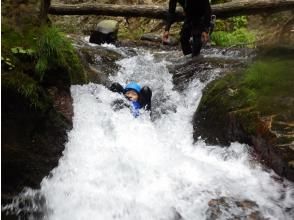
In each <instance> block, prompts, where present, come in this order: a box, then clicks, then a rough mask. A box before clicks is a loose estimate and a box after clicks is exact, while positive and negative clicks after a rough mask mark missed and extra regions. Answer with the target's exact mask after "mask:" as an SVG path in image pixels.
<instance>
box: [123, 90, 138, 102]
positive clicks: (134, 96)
mask: <svg viewBox="0 0 294 220" xmlns="http://www.w3.org/2000/svg"><path fill="white" fill-rule="evenodd" d="M125 96H126V97H127V98H128V99H129V100H131V101H133V102H135V101H138V99H139V96H138V94H137V93H136V92H135V91H133V90H129V91H127V92H126V93H125Z"/></svg>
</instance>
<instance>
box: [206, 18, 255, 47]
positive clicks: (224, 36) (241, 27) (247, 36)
mask: <svg viewBox="0 0 294 220" xmlns="http://www.w3.org/2000/svg"><path fill="white" fill-rule="evenodd" d="M247 25H248V20H247V17H246V16H236V17H232V18H229V19H226V20H216V23H215V28H214V32H213V33H212V35H211V40H212V43H213V44H215V45H218V46H223V47H228V46H233V45H237V44H238V45H239V44H241V45H245V46H249V47H253V46H254V42H255V39H256V37H255V34H254V33H253V32H251V31H249V30H248V28H247Z"/></svg>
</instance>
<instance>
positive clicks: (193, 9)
mask: <svg viewBox="0 0 294 220" xmlns="http://www.w3.org/2000/svg"><path fill="white" fill-rule="evenodd" d="M177 2H178V3H180V5H181V6H182V7H183V9H184V14H185V21H184V24H183V26H182V30H181V34H180V35H181V36H180V40H181V47H182V51H183V53H184V55H188V54H192V56H198V55H199V54H200V50H201V47H202V45H203V44H205V43H206V42H207V41H208V33H209V28H210V20H211V7H210V3H209V0H169V9H168V16H167V20H166V26H165V31H164V33H163V37H162V41H163V43H165V42H168V38H169V30H170V27H171V25H172V23H173V22H174V21H175V17H176V13H175V12H176V6H177ZM191 36H192V37H193V42H192V47H191V45H190V38H191Z"/></svg>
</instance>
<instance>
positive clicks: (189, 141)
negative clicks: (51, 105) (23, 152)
mask: <svg viewBox="0 0 294 220" xmlns="http://www.w3.org/2000/svg"><path fill="white" fill-rule="evenodd" d="M138 53H139V55H135V56H130V57H126V58H124V59H122V60H120V61H119V62H118V64H119V65H120V66H121V68H120V70H119V71H118V73H117V74H115V75H113V76H111V77H110V80H111V81H113V82H119V83H121V84H123V85H125V84H126V83H127V82H129V81H137V82H139V83H140V84H141V85H147V86H149V87H151V88H152V91H153V97H152V104H153V106H152V108H153V109H154V111H155V114H158V115H157V116H156V117H155V119H154V120H151V119H150V116H149V115H148V114H147V113H144V112H143V113H142V114H141V116H140V117H138V118H134V117H133V116H132V115H131V114H130V111H129V109H127V108H125V109H121V110H119V111H114V110H113V108H112V107H111V103H112V102H113V101H114V100H116V99H118V98H121V96H120V95H119V94H116V93H113V92H111V91H109V90H108V89H107V88H105V87H104V86H102V85H98V84H88V85H83V86H72V88H71V92H72V97H73V102H74V118H73V129H72V130H71V131H70V132H69V134H68V136H69V141H68V143H67V144H66V146H65V150H64V153H63V157H62V158H61V159H60V161H59V165H58V167H56V168H55V169H54V170H53V171H52V174H51V175H50V177H48V178H45V179H43V181H42V183H41V189H40V193H41V194H42V195H44V198H45V200H46V210H47V211H46V213H45V217H44V219H50V220H94V219H101V220H110V219H121V220H141V219H142V220H157V219H158V220H173V219H185V220H192V219H193V220H202V219H209V218H208V217H207V210H208V209H209V205H208V203H209V201H210V200H212V199H218V198H221V197H226V198H233V199H234V200H236V201H243V200H251V201H254V202H255V203H256V204H257V206H258V208H257V210H258V211H259V212H260V213H261V214H262V216H264V217H265V218H268V219H292V217H293V216H291V214H290V213H288V214H287V209H291V208H292V207H293V206H294V194H293V192H294V188H293V185H292V184H291V183H289V182H287V181H280V180H277V179H276V178H273V177H272V176H273V175H274V174H273V172H270V171H265V170H264V169H263V168H262V167H261V165H258V164H257V163H256V162H254V160H253V159H252V158H251V157H250V154H249V151H248V147H247V146H245V145H241V144H239V143H232V144H231V146H230V147H228V148H221V147H219V146H207V145H206V144H205V143H204V142H203V141H201V140H200V139H199V141H198V142H196V143H193V137H192V132H193V128H192V123H191V121H192V116H193V114H194V112H195V110H196V108H197V105H198V102H199V101H200V98H201V95H202V89H203V88H204V86H205V85H204V84H203V83H201V82H200V81H199V80H198V79H194V80H192V81H191V82H190V83H189V84H188V85H187V86H186V89H185V90H184V91H183V92H178V91H175V90H173V87H174V85H173V83H172V76H171V74H170V73H169V72H168V69H167V67H166V65H167V62H166V61H164V60H159V61H158V60H156V59H155V58H154V57H153V55H152V54H150V53H148V52H144V51H143V52H142V51H141V52H138ZM216 72H217V71H215V72H214V71H211V72H210V73H209V74H211V78H212V77H214V76H215V75H216V74H217V73H216ZM292 214H293V213H292ZM238 215H239V214H238V210H237V209H236V210H234V209H231V210H230V213H225V211H223V214H222V215H220V217H219V218H217V219H233V217H232V216H238ZM238 217H239V218H238V219H242V216H238Z"/></svg>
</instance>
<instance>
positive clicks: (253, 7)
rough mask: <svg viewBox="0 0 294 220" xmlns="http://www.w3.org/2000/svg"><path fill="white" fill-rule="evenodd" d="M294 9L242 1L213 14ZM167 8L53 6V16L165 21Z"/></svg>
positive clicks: (274, 2) (281, 1) (276, 0)
mask: <svg viewBox="0 0 294 220" xmlns="http://www.w3.org/2000/svg"><path fill="white" fill-rule="evenodd" d="M293 9H294V0H255V1H250V0H241V1H237V2H235V1H234V2H228V3H223V4H217V5H212V11H213V14H215V15H216V16H217V17H218V18H227V17H232V16H238V15H252V14H258V13H262V12H277V11H285V10H293ZM167 10H168V9H167V7H164V6H158V5H114V4H87V3H83V4H75V5H70V4H52V5H51V6H50V8H49V14H52V15H104V16H116V17H147V18H154V19H165V18H166V16H167ZM183 18H184V14H183V10H182V9H181V8H180V7H178V8H177V11H176V20H178V21H179V20H182V19H183Z"/></svg>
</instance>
